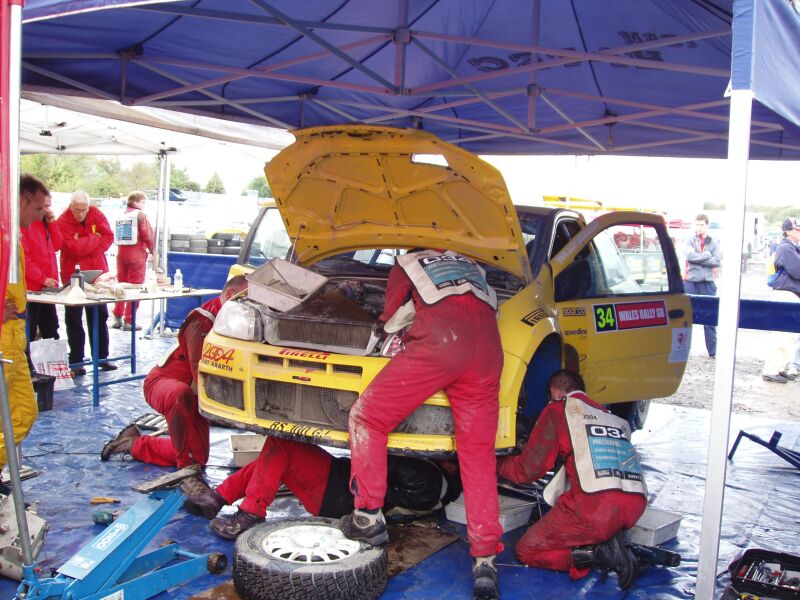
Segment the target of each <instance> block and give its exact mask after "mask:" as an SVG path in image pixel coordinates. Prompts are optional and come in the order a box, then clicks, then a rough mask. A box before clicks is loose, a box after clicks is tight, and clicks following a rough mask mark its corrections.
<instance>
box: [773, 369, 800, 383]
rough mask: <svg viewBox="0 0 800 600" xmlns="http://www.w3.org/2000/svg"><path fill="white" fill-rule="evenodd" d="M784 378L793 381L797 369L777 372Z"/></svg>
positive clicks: (795, 377)
mask: <svg viewBox="0 0 800 600" xmlns="http://www.w3.org/2000/svg"><path fill="white" fill-rule="evenodd" d="M778 375H780V376H781V377H783V378H784V379H788V380H789V381H794V380H795V379H797V371H781V372H780V373H778Z"/></svg>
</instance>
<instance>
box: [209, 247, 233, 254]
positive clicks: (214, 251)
mask: <svg viewBox="0 0 800 600" xmlns="http://www.w3.org/2000/svg"><path fill="white" fill-rule="evenodd" d="M223 250H225V248H215V247H214V246H209V247H208V253H209V254H222V253H223V252H222V251H223ZM237 254H238V253H237Z"/></svg>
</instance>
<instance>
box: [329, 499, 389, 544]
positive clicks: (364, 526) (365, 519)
mask: <svg viewBox="0 0 800 600" xmlns="http://www.w3.org/2000/svg"><path fill="white" fill-rule="evenodd" d="M339 529H341V530H342V533H343V534H344V535H345V537H347V538H349V539H351V540H357V541H360V542H366V543H367V544H369V545H370V546H383V545H384V544H388V543H389V532H388V531H386V521H385V519H384V518H383V513H382V512H381V510H380V509H379V508H378V509H375V512H374V513H373V512H368V511H367V510H365V509H360V508H357V509H355V510H354V511H353V512H352V513H350V514H349V515H345V516H343V517H342V518H341V519H339Z"/></svg>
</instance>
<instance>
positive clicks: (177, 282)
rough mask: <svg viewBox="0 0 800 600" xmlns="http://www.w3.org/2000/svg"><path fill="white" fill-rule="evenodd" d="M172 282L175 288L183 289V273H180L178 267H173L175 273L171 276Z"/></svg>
mask: <svg viewBox="0 0 800 600" xmlns="http://www.w3.org/2000/svg"><path fill="white" fill-rule="evenodd" d="M172 284H173V287H174V288H175V289H176V290H182V289H183V273H181V270H180V269H175V275H174V276H173V278H172Z"/></svg>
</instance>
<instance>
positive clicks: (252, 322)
mask: <svg viewBox="0 0 800 600" xmlns="http://www.w3.org/2000/svg"><path fill="white" fill-rule="evenodd" d="M214 331H215V332H216V333H218V334H220V335H224V336H226V337H232V338H236V339H237V340H245V341H247V342H260V341H261V340H262V339H263V338H262V326H261V309H260V308H259V306H258V305H256V304H255V303H253V302H249V301H247V300H229V301H228V302H226V303H225V304H223V305H222V308H220V309H219V313H217V318H216V319H214Z"/></svg>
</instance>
